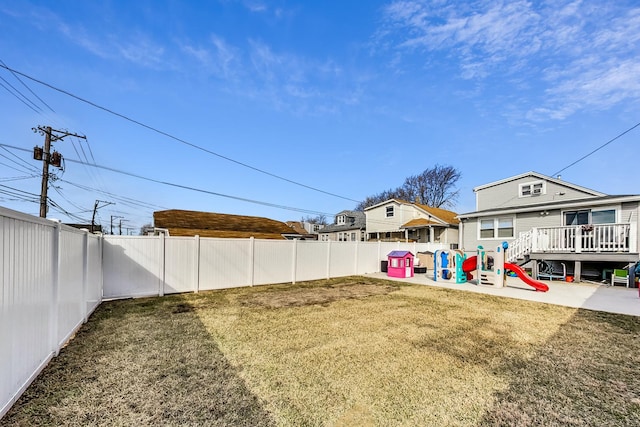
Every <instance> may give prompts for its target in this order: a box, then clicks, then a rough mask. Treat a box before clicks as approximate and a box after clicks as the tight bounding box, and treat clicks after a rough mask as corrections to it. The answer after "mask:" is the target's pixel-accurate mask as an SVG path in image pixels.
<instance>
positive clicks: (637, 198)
mask: <svg viewBox="0 0 640 427" xmlns="http://www.w3.org/2000/svg"><path fill="white" fill-rule="evenodd" d="M473 191H474V192H475V195H476V210H475V211H474V212H469V213H464V214H460V215H458V218H459V219H460V221H461V222H460V247H461V248H462V249H463V250H465V251H475V250H476V249H477V247H478V245H482V246H483V247H484V248H485V249H489V248H493V247H495V246H497V245H499V244H500V243H501V242H504V241H506V242H508V243H509V249H508V252H507V258H508V259H507V260H508V261H509V262H512V263H514V262H517V263H518V264H521V265H525V263H527V264H528V266H530V267H531V269H532V271H533V273H534V274H536V273H537V268H538V266H539V265H543V264H539V262H540V261H544V262H545V263H546V264H551V265H554V264H555V265H556V266H560V265H561V264H564V265H565V267H566V268H567V269H568V271H569V272H570V273H571V274H572V275H573V276H574V277H575V278H576V279H578V280H579V279H580V278H581V277H583V278H589V279H593V280H597V281H602V280H606V279H607V277H606V276H607V275H609V274H610V273H611V271H612V270H613V269H614V268H621V267H624V266H626V265H628V264H629V263H635V262H637V261H638V259H639V258H638V239H639V237H640V236H639V234H638V233H639V230H638V213H639V211H640V195H608V194H604V193H601V192H599V191H595V190H591V189H588V188H585V187H581V186H579V185H575V184H571V183H569V182H566V181H563V180H561V179H560V177H556V178H553V177H549V176H546V175H542V174H539V173H536V172H526V173H523V174H521V175H517V176H513V177H510V178H506V179H503V180H500V181H496V182H491V183H489V184H485V185H481V186H479V187H476V188H474V189H473Z"/></svg>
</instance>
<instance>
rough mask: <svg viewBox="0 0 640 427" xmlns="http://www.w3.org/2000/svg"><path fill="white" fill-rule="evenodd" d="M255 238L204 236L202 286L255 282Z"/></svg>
mask: <svg viewBox="0 0 640 427" xmlns="http://www.w3.org/2000/svg"><path fill="white" fill-rule="evenodd" d="M252 245H253V240H252V239H216V238H200V289H201V290H211V289H225V288H235V287H239V286H249V285H251V257H252V255H251V254H252Z"/></svg>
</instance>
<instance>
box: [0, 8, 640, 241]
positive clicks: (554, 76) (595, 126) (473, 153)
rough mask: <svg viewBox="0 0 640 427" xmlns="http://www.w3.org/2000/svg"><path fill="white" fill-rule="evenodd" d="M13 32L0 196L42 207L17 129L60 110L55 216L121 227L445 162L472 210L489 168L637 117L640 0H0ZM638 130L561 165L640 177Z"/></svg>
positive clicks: (511, 164)
mask: <svg viewBox="0 0 640 427" xmlns="http://www.w3.org/2000/svg"><path fill="white" fill-rule="evenodd" d="M0 33H1V34H2V37H1V38H0V60H2V61H3V62H4V64H6V66H8V67H10V68H12V69H14V70H16V71H18V72H19V73H23V75H20V74H18V76H19V77H20V80H18V79H17V78H16V75H15V74H13V73H11V72H10V71H8V70H6V69H2V68H0V77H2V79H1V80H0V83H2V86H0V120H1V124H2V128H3V132H2V134H1V135H0V144H4V146H0V185H1V186H0V205H1V206H4V207H8V208H11V209H15V210H19V211H22V212H27V213H32V214H36V215H37V213H38V204H37V203H34V201H33V200H34V199H35V197H34V196H33V195H34V194H36V195H37V194H39V192H40V178H39V170H41V167H42V166H41V163H39V162H37V161H35V160H33V159H32V156H31V153H30V152H28V151H22V150H19V149H16V148H9V147H7V146H11V147H18V148H22V149H23V150H29V151H30V150H32V148H33V147H34V146H35V145H42V143H43V138H42V136H40V135H38V134H35V133H33V132H32V131H31V128H32V127H34V126H37V125H45V126H46V125H50V126H52V127H54V128H56V129H67V130H69V131H71V132H77V133H80V134H84V135H86V136H87V142H86V143H85V142H83V141H79V140H76V139H74V138H70V137H69V138H66V139H65V140H64V141H61V142H57V143H56V144H54V147H55V149H56V150H58V151H59V152H61V153H62V154H63V155H64V156H65V158H66V159H67V162H66V168H65V170H64V173H62V172H56V174H57V175H58V176H59V177H60V179H59V180H58V181H56V182H55V183H54V184H55V187H56V188H54V189H52V190H50V197H51V198H52V199H53V200H54V201H55V203H56V204H58V205H59V206H60V207H61V208H60V209H57V208H56V209H53V208H52V210H51V211H50V213H49V217H54V218H60V219H62V220H63V221H68V220H71V221H73V219H69V218H68V217H67V216H66V215H65V214H64V213H62V212H61V210H64V211H66V212H70V213H72V214H73V215H75V216H76V217H80V218H86V219H87V220H89V219H90V217H91V210H92V208H93V205H94V202H95V200H96V199H99V200H104V201H109V202H114V203H115V204H113V205H109V206H106V207H103V208H101V209H99V220H100V221H101V222H102V224H103V225H105V226H107V227H108V226H109V222H110V219H111V216H122V217H124V220H125V222H124V226H125V227H129V228H132V229H136V230H137V229H138V228H139V227H140V226H141V225H142V224H144V223H148V222H151V220H152V212H153V211H154V210H157V209H166V208H172V209H174V208H175V209H192V210H203V211H211V212H222V213H231V214H240V215H256V216H265V217H270V218H273V219H278V220H283V221H286V220H298V219H300V218H301V217H302V216H306V215H312V216H313V215H315V213H326V214H329V215H330V214H335V213H337V212H339V211H341V210H343V209H351V208H353V207H354V206H355V204H356V201H357V200H362V199H364V198H365V197H367V196H369V195H372V194H375V193H378V192H380V191H383V190H386V189H389V188H395V187H397V186H399V185H401V184H402V182H403V181H404V179H405V178H406V177H407V176H409V175H414V174H418V173H420V172H422V171H423V170H425V169H427V168H430V167H433V166H434V165H436V164H440V165H452V166H454V167H456V168H458V169H459V170H460V171H461V172H462V179H461V180H460V182H459V189H460V197H459V200H458V203H457V205H456V208H455V210H456V211H458V212H468V211H472V210H473V209H474V206H475V199H474V193H473V191H472V189H473V188H474V187H475V186H478V185H482V184H486V183H489V182H492V181H496V180H500V179H503V178H506V177H509V176H512V175H517V174H520V173H523V172H526V171H530V170H534V171H537V172H540V173H543V174H548V175H551V174H554V173H556V172H557V171H559V170H561V169H564V168H565V167H566V166H568V165H570V164H571V163H573V162H574V161H575V160H577V159H579V158H580V157H582V156H584V155H585V154H587V153H589V152H591V151H592V150H594V149H596V148H598V147H599V146H601V145H603V144H604V143H606V142H607V141H609V140H610V139H611V138H613V137H615V136H616V135H618V134H620V133H621V132H623V131H625V130H627V129H629V128H631V127H632V126H634V125H636V124H637V123H638V122H639V121H640V114H639V113H638V111H639V108H638V107H639V106H640V56H639V55H638V52H640V6H638V4H637V2H635V1H623V0H622V1H616V2H603V1H597V0H590V1H589V0H586V1H563V0H559V1H548V2H546V1H532V2H527V1H513V2H508V1H492V0H485V1H445V0H437V1H424V2H422V1H346V2H345V1H323V2H307V1H304V2H301V1H269V2H267V1H259V0H252V1H232V0H220V1H201V2H196V1H190V2H185V1H177V0H176V1H134V2H132V1H101V2H87V1H79V0H78V1H65V0H61V1H56V2H50V1H23V0H11V1H8V0H3V1H0ZM27 76H28V77H27ZM29 77H31V78H33V79H37V80H39V81H41V82H44V83H46V85H43V84H42V83H38V82H35V81H33V80H31V79H30V78H29ZM9 85H11V86H9ZM25 85H26V86H28V89H27V88H26V87H25ZM47 85H48V86H47ZM12 87H14V88H15V89H17V90H18V91H19V92H20V93H21V94H22V95H24V96H25V97H26V98H28V99H29V100H28V101H27V100H25V99H23V98H20V96H21V95H19V94H16V93H15V91H14V90H13V89H12ZM56 89H57V90H56ZM65 92H66V93H65ZM69 94H72V95H74V96H70V95H69ZM36 95H37V97H36ZM19 98H20V99H19ZM78 98H81V99H82V100H84V101H88V102H84V101H81V100H79V99H78ZM90 103H91V104H93V105H91V104H90ZM96 105H97V106H99V107H102V109H101V108H97V107H96ZM105 109H106V110H109V111H110V112H109V111H105ZM113 113H116V114H113ZM140 124H143V125H144V126H141V125H140ZM639 135H640V128H637V129H635V130H634V131H631V132H629V133H628V134H627V135H625V136H623V137H621V138H620V139H618V140H616V141H615V142H613V143H611V144H609V145H607V146H606V147H604V148H603V149H601V150H600V151H598V152H597V153H596V154H594V155H592V156H590V157H588V158H587V159H585V160H583V161H581V162H579V163H578V164H576V165H574V166H572V167H570V168H568V169H566V170H564V171H562V178H563V179H565V180H567V181H570V182H572V183H575V184H578V185H582V186H585V187H589V188H593V189H595V190H599V191H602V192H605V193H609V194H638V193H640V188H639V187H640V186H639V185H638V182H639V181H638V169H639V166H640V156H638V138H639ZM229 159H231V160H229ZM94 161H95V163H97V164H99V165H101V166H104V167H106V168H107V169H98V168H94V167H90V166H86V165H83V164H82V163H80V162H85V163H86V162H89V163H93V162H94ZM247 166H249V167H247ZM109 169H116V170H119V171H125V172H128V173H131V174H136V175H139V176H143V177H146V178H151V179H152V180H155V181H161V182H166V183H171V184H176V185H177V186H181V187H177V186H167V185H162V184H159V183H157V182H150V181H148V180H142V179H139V178H135V177H132V176H130V175H124V174H120V173H116V172H114V171H112V170H109ZM261 171H262V172H261ZM263 172H267V173H263ZM274 175H276V176H277V177H276V176H274ZM278 177H279V178H278ZM281 178H284V179H281ZM291 181H293V183H292V182H291ZM296 183H297V184H296ZM298 184H301V185H298ZM184 187H193V188H197V189H201V190H205V192H198V191H191V190H187V189H185V188H184ZM309 187H312V188H309ZM317 190H321V191H317ZM7 193H10V194H7ZM27 193H31V194H27ZM211 193H215V194H211ZM327 193H331V194H327ZM216 194H217V195H216ZM221 195H226V196H232V197H233V198H229V197H224V196H221ZM338 196H339V197H338ZM234 198H239V199H243V200H238V199H234ZM247 200H250V201H258V202H264V204H260V203H252V202H249V201H247ZM277 206H286V207H290V208H294V210H287V209H281V208H278V207H277ZM330 220H332V218H330ZM118 221H119V220H118V219H116V222H118Z"/></svg>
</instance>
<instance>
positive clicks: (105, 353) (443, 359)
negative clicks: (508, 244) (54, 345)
mask: <svg viewBox="0 0 640 427" xmlns="http://www.w3.org/2000/svg"><path fill="white" fill-rule="evenodd" d="M639 367H640V320H639V319H638V318H637V317H632V316H623V315H612V314H604V313H599V312H590V311H583V310H575V309H570V308H563V307H557V306H550V305H545V304H539V303H533V302H527V301H519V300H511V299H503V298H496V297H491V296H487V295H480V294H472V293H465V292H461V291H452V290H446V289H440V288H431V287H426V286H418V285H401V284H399V283H398V282H389V281H383V280H376V279H370V278H361V277H352V278H343V279H334V280H330V281H325V280H323V281H316V282H308V283H302V284H297V285H275V286H264V287H256V288H243V289H232V290H226V291H219V292H207V293H200V294H195V295H194V294H189V295H177V296H170V297H166V298H163V299H141V300H128V301H116V302H109V303H104V304H103V305H102V306H101V307H99V309H98V310H97V312H96V313H95V314H94V315H93V316H92V318H91V320H90V321H89V323H88V324H87V325H85V326H84V327H83V329H82V330H81V332H80V333H79V334H78V337H77V338H76V339H75V340H74V341H72V342H71V343H70V345H69V346H68V347H67V348H65V349H64V350H63V351H62V353H61V355H60V356H59V357H58V358H56V359H54V361H53V362H52V363H51V365H50V366H49V367H48V368H47V369H46V370H45V371H44V372H43V374H42V375H41V376H40V378H38V380H36V382H34V384H33V385H32V387H31V388H30V389H29V390H28V391H27V392H26V393H25V395H24V396H23V398H22V399H21V400H20V401H19V402H18V403H17V404H16V405H15V407H14V408H13V409H12V411H11V412H10V413H9V414H8V415H7V416H6V417H5V418H4V419H3V420H2V421H0V424H2V425H5V424H6V425H50V424H55V425H60V424H69V425H74V424H75V425H85V424H95V425H99V424H101V425H132V424H146V425H151V424H164V425H184V424H191V425H261V424H262V425H283V426H299V425H335V426H353V425H371V426H373V425H384V426H392V425H437V426H444V425H456V426H477V425H521V426H528V425H545V426H549V425H576V426H581V425H585V426H587V425H589V426H591V425H593V426H604V425H607V426H612V425H613V426H615V425H620V426H629V425H640V392H639V391H640V376H638V375H637V372H638V369H639Z"/></svg>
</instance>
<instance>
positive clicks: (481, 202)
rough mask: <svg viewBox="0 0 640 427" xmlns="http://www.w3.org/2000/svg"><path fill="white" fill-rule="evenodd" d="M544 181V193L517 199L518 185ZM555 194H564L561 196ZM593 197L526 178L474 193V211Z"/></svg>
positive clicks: (562, 186)
mask: <svg viewBox="0 0 640 427" xmlns="http://www.w3.org/2000/svg"><path fill="white" fill-rule="evenodd" d="M539 181H544V182H545V185H546V189H545V190H546V191H545V193H544V194H541V195H539V196H530V197H519V196H520V184H526V183H531V182H539ZM557 193H564V194H562V195H560V194H557ZM588 197H594V196H593V194H590V193H587V192H585V191H580V190H577V189H575V188H572V187H569V186H565V185H561V184H557V183H555V182H550V181H547V180H544V179H540V178H538V177H536V176H526V177H522V178H519V179H515V180H513V181H509V182H505V183H502V184H498V185H494V186H492V187H488V188H483V189H480V190H477V191H476V205H477V206H476V209H477V210H479V211H481V210H486V209H495V208H504V207H517V206H530V205H532V204H537V203H551V202H557V201H565V200H573V199H585V198H588Z"/></svg>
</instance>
